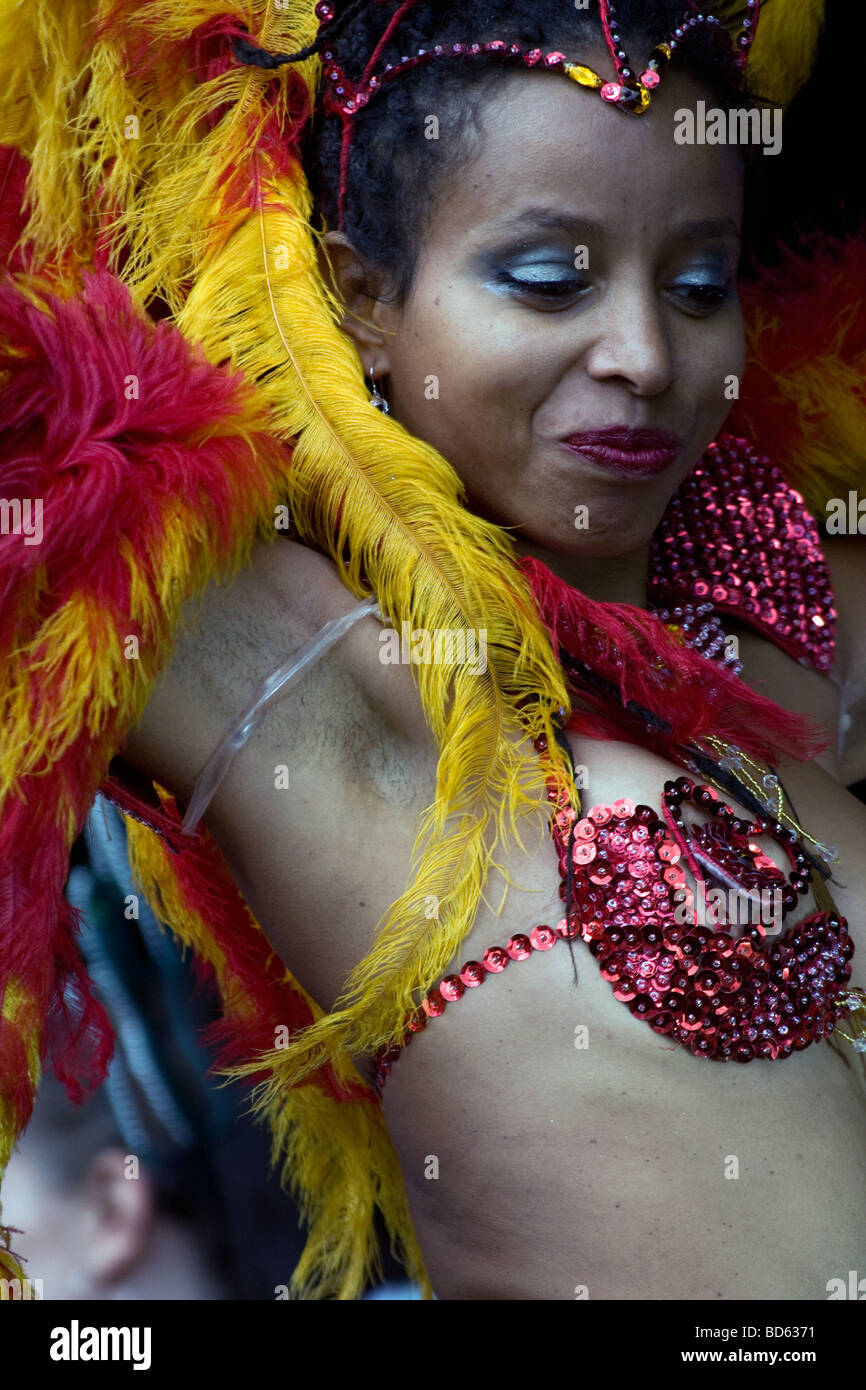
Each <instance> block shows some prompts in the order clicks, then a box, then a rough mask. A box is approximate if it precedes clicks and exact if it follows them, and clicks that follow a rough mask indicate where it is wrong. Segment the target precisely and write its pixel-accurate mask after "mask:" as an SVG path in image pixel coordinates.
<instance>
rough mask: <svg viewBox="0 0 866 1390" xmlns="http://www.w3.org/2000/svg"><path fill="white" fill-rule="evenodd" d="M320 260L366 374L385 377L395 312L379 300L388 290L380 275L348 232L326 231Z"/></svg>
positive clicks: (341, 322) (319, 256) (320, 251)
mask: <svg viewBox="0 0 866 1390" xmlns="http://www.w3.org/2000/svg"><path fill="white" fill-rule="evenodd" d="M318 260H319V270H320V272H321V275H322V278H323V280H324V281H325V284H326V285H328V287H329V288H330V289H331V291H332V293H333V294H334V295H335V296H336V298H337V300H338V301H339V303H340V304H342V305H343V306H344V309H345V313H344V314H343V317H342V319H341V320H340V327H341V328H342V330H343V332H344V333H347V334H348V335H349V337H350V338H352V340H353V341H354V343H355V344H356V346H357V348H358V355H359V357H360V358H361V362H362V363H363V365H364V369H365V371H368V372H373V371H374V370H378V374H379V375H380V376H384V375H386V374H387V372H388V366H387V357H388V354H387V351H386V343H387V339H388V337H389V336H390V334H391V333H392V332H393V326H392V320H393V318H394V314H395V309H394V306H393V304H387V303H385V302H384V301H383V300H382V299H381V298H380V295H381V294H382V293H383V291H384V289H385V288H386V287H385V282H384V278H383V276H382V274H381V272H378V271H376V270H375V269H374V268H373V267H371V265H370V263H369V262H368V261H367V260H365V258H364V257H363V256H362V255H361V254H360V252H359V251H357V250H356V249H355V247H354V246H353V244H352V242H351V241H350V240H349V238H348V237H347V236H346V234H345V232H326V233H325V234H324V236H322V237H321V238H320V240H319V247H318Z"/></svg>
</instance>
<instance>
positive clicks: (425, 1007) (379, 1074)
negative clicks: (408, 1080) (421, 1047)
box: [375, 918, 578, 1095]
mask: <svg viewBox="0 0 866 1390" xmlns="http://www.w3.org/2000/svg"><path fill="white" fill-rule="evenodd" d="M577 931H578V929H577V927H576V926H573V927H569V925H568V923H567V922H566V921H565V919H564V918H563V920H562V921H561V922H560V923H559V925H558V926H557V927H556V929H555V930H554V928H553V927H548V926H544V925H541V926H537V927H533V928H532V930H531V931H530V932H529V934H528V935H525V934H524V933H523V932H517V933H516V935H514V936H511V937H509V939H508V941H507V943H506V945H505V946H488V948H487V950H486V951H485V952H484V955H483V956H482V957H481V959H480V960H470V961H467V962H466V964H465V965H463V966H461V967H460V970H459V972H458V973H457V974H456V975H445V976H444V977H443V978H442V979H441V980H440V981H439V983H438V985H434V986H433V988H432V989H431V990H428V992H427V997H426V999H425V1000H424V1002H423V1003H422V1005H421V1008H420V1009H418V1010H417V1012H416V1013H414V1014H413V1015H412V1016H411V1018H410V1019H409V1022H408V1024H407V1028H406V1034H405V1036H404V1038H403V1041H402V1043H400V1045H399V1046H397V1045H394V1046H392V1047H389V1048H385V1049H384V1050H383V1051H382V1052H380V1053H379V1054H378V1057H377V1059H376V1061H377V1067H376V1079H375V1085H376V1090H377V1091H378V1092H379V1094H380V1095H381V1092H382V1089H383V1087H384V1085H385V1079H386V1077H387V1076H388V1073H389V1072H390V1070H391V1064H392V1063H393V1062H396V1060H397V1058H398V1057H399V1056H400V1053H401V1051H402V1050H403V1048H404V1047H407V1046H408V1044H409V1043H410V1042H411V1041H412V1034H413V1033H420V1032H422V1031H423V1030H424V1029H425V1028H426V1027H427V1020H428V1018H438V1017H439V1015H440V1014H444V1012H445V1006H446V1004H456V1002H457V1000H458V999H462V997H463V995H464V994H465V993H466V990H467V989H476V988H477V987H478V985H480V984H483V983H484V981H485V980H486V979H487V976H488V975H501V973H502V971H503V970H504V969H505V967H506V965H508V963H509V961H512V960H528V959H529V957H530V956H531V955H532V953H533V951H549V950H550V949H551V947H552V946H555V945H556V943H557V941H558V940H559V939H560V937H563V936H576V935H577Z"/></svg>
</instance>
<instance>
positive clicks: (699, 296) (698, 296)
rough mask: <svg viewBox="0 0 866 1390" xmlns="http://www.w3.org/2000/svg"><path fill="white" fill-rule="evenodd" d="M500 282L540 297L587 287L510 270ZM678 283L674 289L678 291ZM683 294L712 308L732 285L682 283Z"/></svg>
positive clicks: (571, 293)
mask: <svg viewBox="0 0 866 1390" xmlns="http://www.w3.org/2000/svg"><path fill="white" fill-rule="evenodd" d="M497 279H498V280H499V282H500V283H501V284H503V285H505V286H506V287H507V288H508V289H513V290H515V291H518V292H520V293H521V294H525V295H536V296H537V297H538V298H540V299H547V300H551V299H566V298H569V297H573V296H574V295H576V294H579V293H580V291H581V290H584V289H587V288H588V285H587V282H586V281H585V280H581V281H573V280H572V281H568V280H533V281H531V282H530V281H527V280H519V279H517V278H516V277H515V276H513V275H510V274H509V273H508V271H505V270H503V271H501V272H500V273H499V275H498V276H497ZM676 288H677V287H676V285H674V286H672V289H673V290H674V291H676ZM679 293H680V295H681V296H683V297H684V298H686V299H687V300H691V302H692V305H693V306H694V307H696V308H701V309H711V308H714V307H715V306H716V305H718V304H722V303H723V302H724V301H725V300H727V299H729V298H730V294H731V286H730V285H729V284H725V285H682V286H680V288H679Z"/></svg>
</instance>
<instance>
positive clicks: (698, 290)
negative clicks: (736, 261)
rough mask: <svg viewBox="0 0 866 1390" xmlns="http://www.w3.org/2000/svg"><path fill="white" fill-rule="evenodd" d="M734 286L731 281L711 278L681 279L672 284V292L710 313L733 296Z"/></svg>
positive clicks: (694, 306)
mask: <svg viewBox="0 0 866 1390" xmlns="http://www.w3.org/2000/svg"><path fill="white" fill-rule="evenodd" d="M731 292H732V286H731V284H730V283H729V282H723V283H718V282H715V281H710V280H680V281H678V282H677V283H675V284H673V285H672V286H671V293H672V294H675V295H676V296H677V298H678V299H682V300H684V301H685V303H686V304H688V305H689V307H690V308H692V309H695V310H697V311H698V312H701V311H703V312H704V313H709V311H710V310H711V309H715V308H717V307H718V306H719V305H720V304H723V303H725V301H726V300H728V299H730V298H731Z"/></svg>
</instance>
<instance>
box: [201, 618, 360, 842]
mask: <svg viewBox="0 0 866 1390" xmlns="http://www.w3.org/2000/svg"><path fill="white" fill-rule="evenodd" d="M368 613H369V614H371V615H372V616H373V617H376V618H378V617H381V615H380V613H379V605H378V603H377V601H376V599H375V597H373V598H368V599H364V601H363V603H359V604H358V606H357V607H356V608H352V609H350V610H349V612H348V613H344V614H343V616H342V617H341V618H332V619H331V621H330V622H329V623H325V626H324V627H322V628H320V629H319V631H318V632H317V633H316V635H315V637H311V638H310V640H309V642H305V643H304V645H303V646H302V647H299V648H298V650H297V651H296V652H294V653H293V655H292V656H290V657H289V659H288V661H285V662H283V664H282V666H279V667H278V668H277V670H276V671H274V672H273V674H272V675H270V676H268V677H267V678H266V679H265V680H263V681H262V683H261V685H260V686H259V688H258V690H257V692H256V695H255V698H254V699H253V701H252V704H251V705H250V706H249V707H248V709H247V710H246V712H245V713H244V715H243V717H242V718H241V719H240V721H239V722H238V723H237V724H236V725H235V726H234V728H233V729H230V730H229V732H228V733H227V734H226V736H225V738H224V739H222V740H221V741H220V743H219V745H218V746H217V748H216V750H215V752H214V754H213V756H212V757H211V759H210V761H209V762H208V763H207V764H206V765H205V767H204V768H203V769H202V771H201V772H200V773H199V776H198V779H197V781H196V784H195V786H194V788H193V793H192V796H191V797H190V802H189V806H188V807H187V811H186V815H185V816H184V818H183V825H182V826H181V829H182V831H183V833H184V834H185V835H192V834H194V832H195V828H196V826H197V825H198V823H199V821H200V820H201V818H202V816H203V815H204V813H205V811H206V810H207V808H208V806H209V805H210V803H211V800H212V799H213V797H214V795H215V793H216V790H217V787H218V786H219V784H220V782H221V781H222V780H223V778H224V777H225V775H226V773H227V772H228V770H229V766H230V764H231V761H232V759H233V758H234V756H235V754H236V753H238V752H239V750H240V749H241V748H243V746H244V744H245V743H246V741H247V739H248V738H250V737H251V736H252V734H253V732H254V731H255V729H256V728H257V726H258V725H259V723H260V722H261V720H262V718H263V717H264V714H265V711H266V710H267V708H268V706H269V705H271V704H272V703H273V701H274V700H276V699H277V697H278V696H279V695H284V694H285V693H286V691H287V690H288V688H289V686H290V685H294V683H295V681H297V680H300V678H301V676H302V675H303V674H304V673H305V671H308V670H309V668H310V667H311V666H312V665H313V664H314V662H316V661H318V660H319V657H321V656H324V654H325V652H326V651H328V649H329V648H330V647H333V646H334V644H335V642H339V640H340V638H341V637H342V636H344V634H345V633H346V632H348V630H349V628H350V627H352V625H353V624H354V623H356V622H357V621H358V619H359V618H364V617H366V616H367V614H368Z"/></svg>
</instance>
